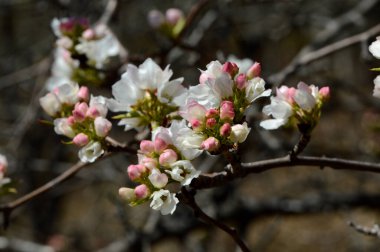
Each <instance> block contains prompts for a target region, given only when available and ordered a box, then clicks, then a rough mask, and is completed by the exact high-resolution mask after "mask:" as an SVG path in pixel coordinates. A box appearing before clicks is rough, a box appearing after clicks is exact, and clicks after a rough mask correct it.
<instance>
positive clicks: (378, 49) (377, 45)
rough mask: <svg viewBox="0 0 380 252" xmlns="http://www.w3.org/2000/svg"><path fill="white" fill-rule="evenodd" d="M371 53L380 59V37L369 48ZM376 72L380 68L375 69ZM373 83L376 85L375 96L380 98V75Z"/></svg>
mask: <svg viewBox="0 0 380 252" xmlns="http://www.w3.org/2000/svg"><path fill="white" fill-rule="evenodd" d="M369 51H370V52H371V53H372V55H373V56H374V57H375V58H377V59H380V37H377V39H376V41H374V42H372V43H371V45H370V46H369ZM372 70H374V71H380V68H374V69H372ZM373 82H374V83H375V87H374V89H373V96H375V97H377V98H380V75H378V76H377V77H376V78H375V79H374V80H373Z"/></svg>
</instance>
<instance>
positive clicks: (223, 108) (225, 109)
mask: <svg viewBox="0 0 380 252" xmlns="http://www.w3.org/2000/svg"><path fill="white" fill-rule="evenodd" d="M234 117H235V112H234V104H233V103H232V102H231V101H222V103H221V104H220V119H222V120H224V119H227V120H231V121H232V120H233V119H234Z"/></svg>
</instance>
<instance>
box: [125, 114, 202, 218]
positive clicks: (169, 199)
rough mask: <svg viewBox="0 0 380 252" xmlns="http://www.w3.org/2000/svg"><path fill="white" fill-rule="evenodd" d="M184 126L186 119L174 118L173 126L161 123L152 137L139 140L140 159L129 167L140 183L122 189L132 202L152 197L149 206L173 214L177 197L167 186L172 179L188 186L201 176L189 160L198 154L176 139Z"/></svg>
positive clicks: (131, 174) (134, 178) (129, 173)
mask: <svg viewBox="0 0 380 252" xmlns="http://www.w3.org/2000/svg"><path fill="white" fill-rule="evenodd" d="M183 126H184V125H183V123H181V122H178V121H174V122H173V123H172V125H171V127H170V128H163V127H159V128H157V129H156V130H154V131H153V133H152V140H143V141H141V142H140V149H139V155H138V157H139V163H138V164H136V165H135V164H132V165H130V166H129V167H128V176H129V178H130V179H131V180H132V181H134V182H137V183H139V185H137V186H136V187H135V188H134V189H132V188H126V187H122V188H120V189H119V194H120V195H121V197H123V198H124V199H126V200H127V201H129V202H130V204H131V205H137V204H140V203H142V202H145V201H147V200H149V199H152V201H151V204H150V206H151V207H152V208H153V209H154V210H160V211H161V213H162V214H164V215H166V214H169V213H170V214H172V213H173V212H174V211H175V209H176V205H177V203H178V199H177V198H176V196H175V193H172V192H170V190H168V189H167V188H166V187H167V186H168V185H169V184H170V183H180V184H181V185H182V186H186V185H189V184H190V183H191V180H192V179H193V178H196V177H198V176H199V174H200V172H199V171H196V170H195V169H194V167H193V165H192V164H191V162H190V161H189V160H188V158H194V157H195V155H193V154H190V153H185V152H184V153H185V154H183V153H182V152H181V150H183V149H182V147H183V146H181V145H180V144H179V141H177V139H178V135H177V134H178V132H179V131H180V128H183ZM189 154H190V155H189Z"/></svg>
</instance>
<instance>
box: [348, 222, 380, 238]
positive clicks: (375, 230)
mask: <svg viewBox="0 0 380 252" xmlns="http://www.w3.org/2000/svg"><path fill="white" fill-rule="evenodd" d="M347 224H348V225H349V226H350V227H352V228H353V229H355V230H356V231H357V232H359V233H362V234H365V235H369V236H375V237H377V238H380V226H379V225H377V224H375V225H373V227H371V228H369V227H364V226H361V225H357V224H355V223H353V222H352V221H349V222H348V223H347Z"/></svg>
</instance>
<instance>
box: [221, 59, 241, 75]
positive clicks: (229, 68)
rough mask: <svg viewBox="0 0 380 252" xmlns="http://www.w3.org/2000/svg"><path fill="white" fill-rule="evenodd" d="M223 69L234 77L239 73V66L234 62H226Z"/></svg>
mask: <svg viewBox="0 0 380 252" xmlns="http://www.w3.org/2000/svg"><path fill="white" fill-rule="evenodd" d="M222 70H223V71H224V72H226V73H228V74H229V75H230V76H231V77H232V78H233V77H234V76H235V75H236V74H237V73H239V67H238V66H237V65H236V64H235V63H233V62H226V63H224V64H223V66H222Z"/></svg>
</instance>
